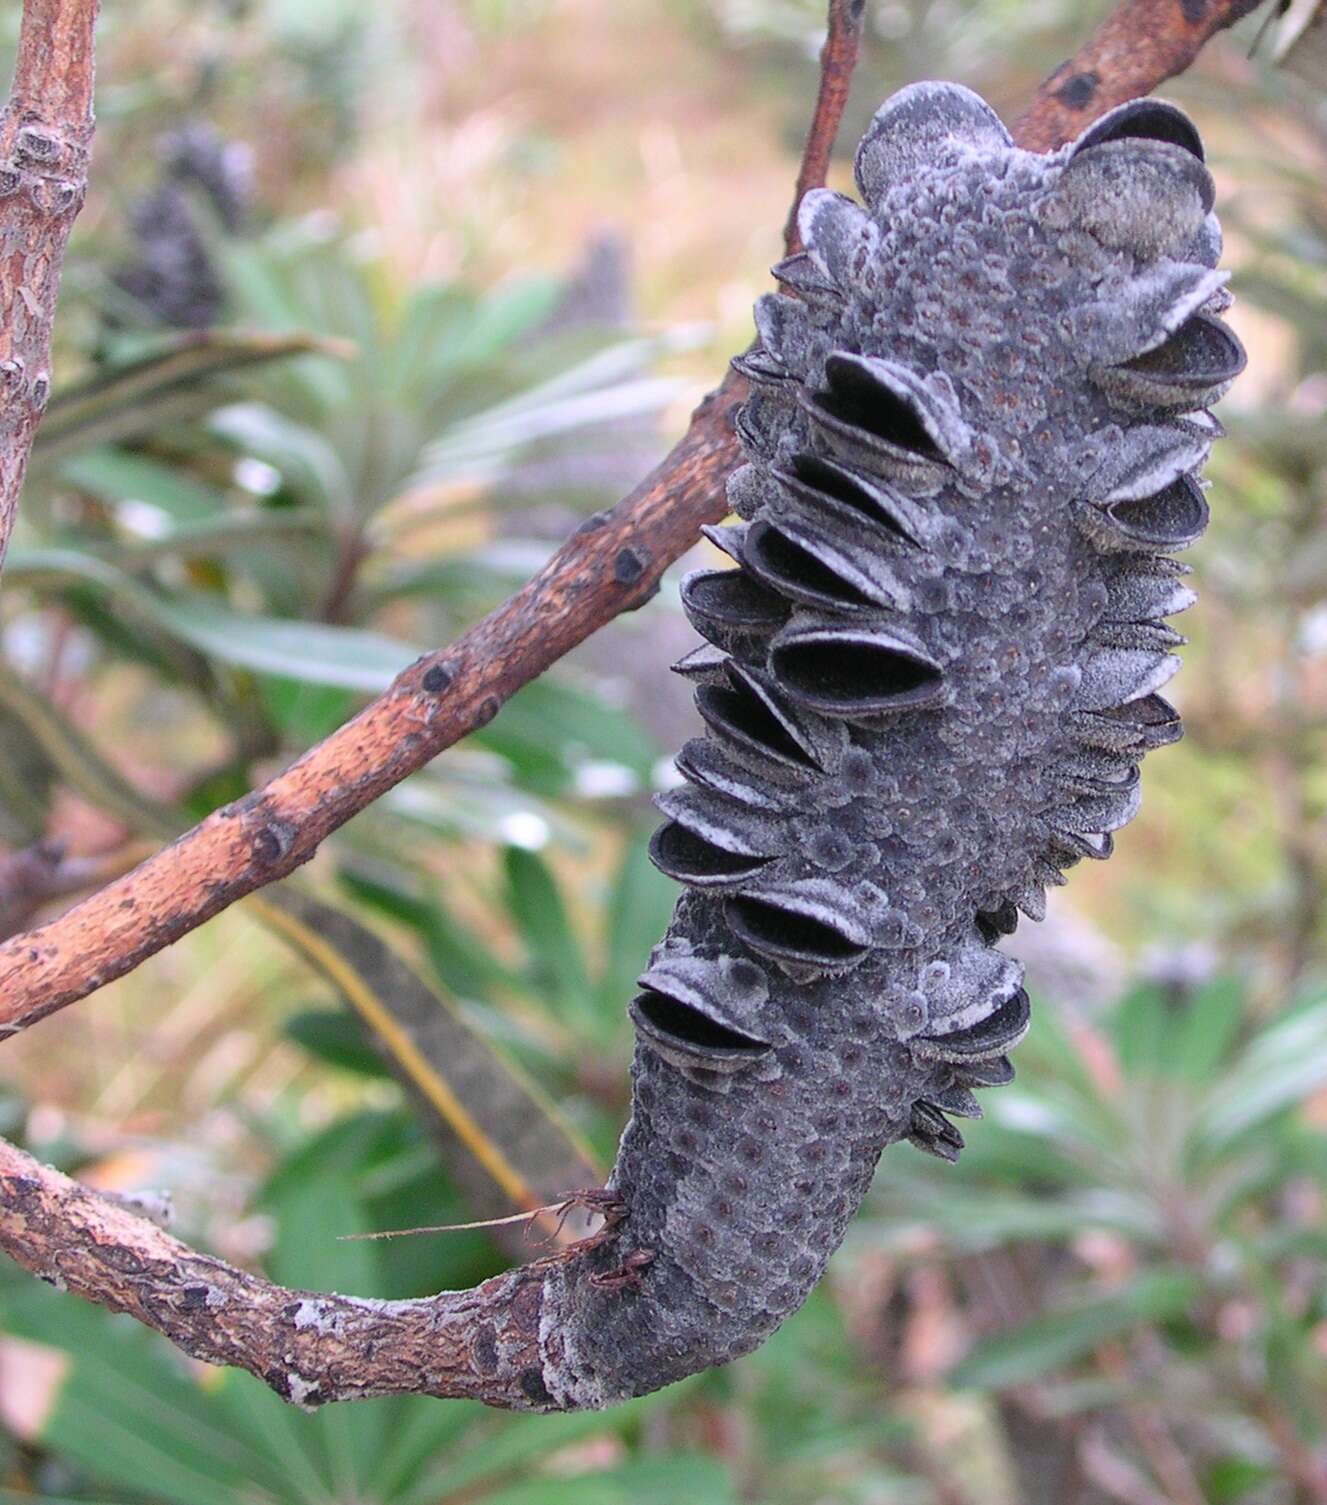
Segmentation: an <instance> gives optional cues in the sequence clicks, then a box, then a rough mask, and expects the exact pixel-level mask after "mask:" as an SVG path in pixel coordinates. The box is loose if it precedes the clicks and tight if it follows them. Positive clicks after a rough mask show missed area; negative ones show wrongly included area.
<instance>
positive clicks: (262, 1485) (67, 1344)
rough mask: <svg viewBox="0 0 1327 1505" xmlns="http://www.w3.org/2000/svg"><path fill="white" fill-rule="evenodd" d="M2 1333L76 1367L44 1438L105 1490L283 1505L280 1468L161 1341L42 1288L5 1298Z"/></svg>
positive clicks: (191, 1503)
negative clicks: (238, 1430) (58, 1353)
mask: <svg viewBox="0 0 1327 1505" xmlns="http://www.w3.org/2000/svg"><path fill="white" fill-rule="evenodd" d="M3 1327H4V1329H5V1330H6V1331H8V1332H12V1333H16V1334H18V1335H19V1336H21V1337H24V1338H26V1339H28V1340H29V1341H30V1342H35V1343H43V1344H46V1345H48V1346H50V1347H53V1348H58V1349H62V1350H64V1351H65V1352H66V1353H67V1354H68V1356H69V1365H70V1367H69V1370H68V1373H67V1374H66V1376H65V1378H64V1381H63V1383H62V1384H61V1386H60V1389H59V1392H58V1395H57V1396H56V1399H55V1404H54V1406H53V1407H52V1409H51V1411H50V1413H49V1414H48V1415H47V1417H46V1418H45V1420H44V1421H43V1422H42V1424H41V1430H40V1437H41V1440H42V1441H43V1442H44V1443H45V1444H46V1445H47V1446H49V1447H52V1448H54V1449H56V1450H57V1451H58V1452H60V1453H62V1454H63V1455H64V1456H66V1457H68V1458H70V1459H72V1460H73V1461H74V1462H76V1463H77V1464H78V1465H79V1466H80V1467H82V1468H83V1469H85V1470H86V1471H87V1472H88V1474H89V1475H90V1477H91V1478H92V1479H94V1480H96V1481H98V1482H100V1483H102V1484H107V1485H112V1486H115V1487H117V1488H121V1489H127V1490H130V1491H134V1492H137V1491H139V1490H141V1489H142V1486H143V1482H144V1480H151V1481H152V1489H153V1494H154V1495H155V1496H156V1497H157V1498H160V1499H166V1500H172V1501H179V1502H180V1505H233V1501H234V1500H235V1498H236V1492H237V1491H239V1490H241V1489H243V1490H244V1491H246V1492H247V1494H246V1497H247V1498H248V1499H251V1500H253V1501H255V1502H256V1505H261V1502H272V1505H284V1502H285V1500H286V1498H287V1496H286V1493H285V1488H284V1481H283V1478H282V1474H281V1471H280V1470H279V1469H278V1468H277V1467H276V1466H275V1464H274V1462H273V1461H272V1460H270V1459H269V1458H267V1457H265V1456H264V1454H263V1452H262V1451H261V1450H259V1449H255V1448H253V1447H251V1446H250V1445H249V1444H248V1442H247V1441H246V1440H245V1439H244V1438H242V1437H239V1436H236V1435H235V1434H234V1433H232V1432H231V1431H230V1430H229V1429H228V1428H227V1427H226V1425H225V1423H224V1418H221V1417H219V1416H218V1415H217V1413H216V1411H215V1408H214V1407H213V1405H212V1404H211V1401H210V1398H209V1397H208V1395H207V1394H206V1392H205V1391H204V1390H203V1389H202V1387H201V1386H200V1385H199V1384H198V1383H197V1382H196V1381H193V1380H191V1379H188V1378H186V1371H184V1370H183V1369H182V1368H181V1367H180V1366H179V1365H178V1364H177V1363H176V1362H175V1359H174V1355H173V1352H172V1350H171V1348H170V1346H169V1344H167V1343H166V1341H165V1340H164V1339H162V1338H160V1337H159V1336H158V1335H157V1334H155V1333H152V1332H150V1331H149V1330H148V1329H146V1328H142V1327H139V1326H138V1325H137V1324H136V1323H134V1322H132V1321H130V1320H129V1319H127V1318H124V1317H112V1316H110V1315H108V1314H107V1313H105V1312H102V1311H100V1310H99V1309H97V1308H94V1307H90V1306H87V1305H85V1304H84V1303H82V1302H80V1301H78V1300H77V1299H76V1298H74V1297H72V1296H67V1295H64V1294H63V1293H57V1292H54V1291H47V1290H45V1289H43V1288H41V1287H37V1286H35V1285H34V1284H33V1283H27V1284H25V1285H24V1287H23V1288H22V1292H21V1296H20V1297H19V1298H18V1299H14V1300H11V1299H10V1298H8V1297H6V1301H5V1309H4V1313H3Z"/></svg>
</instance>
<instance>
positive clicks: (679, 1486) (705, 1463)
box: [481, 1454, 737, 1505]
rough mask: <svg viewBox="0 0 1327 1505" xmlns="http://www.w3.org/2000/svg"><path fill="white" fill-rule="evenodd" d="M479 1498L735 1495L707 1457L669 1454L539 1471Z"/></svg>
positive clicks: (495, 1503)
mask: <svg viewBox="0 0 1327 1505" xmlns="http://www.w3.org/2000/svg"><path fill="white" fill-rule="evenodd" d="M481 1499H482V1505H676V1502H677V1501H679V1500H685V1501H687V1502H688V1505H733V1502H735V1501H736V1499H737V1496H736V1495H735V1494H734V1493H733V1486H732V1481H731V1480H730V1479H729V1477H728V1473H727V1471H726V1470H725V1469H724V1468H723V1467H722V1466H721V1465H720V1464H718V1463H716V1462H715V1461H714V1460H713V1459H711V1458H698V1457H688V1456H687V1455H686V1454H673V1455H671V1456H669V1457H667V1458H639V1459H635V1460H633V1461H632V1462H630V1463H624V1464H623V1465H622V1466H621V1467H620V1468H609V1469H603V1470H601V1471H597V1472H594V1473H583V1474H573V1475H571V1476H570V1477H569V1478H558V1477H556V1476H549V1475H543V1476H541V1477H540V1478H537V1479H527V1480H525V1481H524V1482H523V1483H521V1484H514V1485H511V1486H510V1487H509V1488H507V1489H499V1490H497V1491H496V1492H495V1493H493V1494H486V1495H483V1496H482V1497H481Z"/></svg>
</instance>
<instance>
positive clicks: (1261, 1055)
mask: <svg viewBox="0 0 1327 1505" xmlns="http://www.w3.org/2000/svg"><path fill="white" fill-rule="evenodd" d="M1325 1084H1327V1001H1324V1000H1321V999H1320V1000H1317V1001H1316V1002H1314V1003H1313V1004H1311V1005H1309V1006H1307V1007H1304V1008H1301V1009H1298V1010H1296V1011H1295V1012H1294V1013H1292V1014H1290V1015H1289V1016H1288V1017H1287V1018H1284V1019H1281V1020H1278V1021H1277V1022H1276V1023H1275V1024H1273V1025H1271V1026H1269V1027H1268V1028H1267V1029H1265V1030H1264V1031H1263V1032H1262V1033H1261V1034H1260V1035H1259V1036H1258V1037H1257V1038H1256V1039H1255V1040H1254V1041H1253V1042H1252V1043H1251V1044H1250V1046H1249V1047H1248V1049H1247V1050H1246V1051H1245V1052H1244V1054H1243V1055H1242V1056H1241V1057H1240V1059H1239V1061H1238V1062H1237V1063H1236V1064H1235V1065H1234V1066H1233V1067H1232V1068H1231V1069H1230V1070H1229V1071H1227V1072H1226V1073H1225V1074H1224V1075H1223V1076H1221V1077H1220V1078H1219V1079H1218V1080H1217V1081H1216V1082H1214V1083H1213V1084H1212V1087H1211V1090H1210V1093H1209V1095H1208V1099H1207V1101H1206V1103H1205V1105H1204V1107H1203V1109H1202V1111H1201V1113H1200V1114H1199V1116H1198V1119H1197V1122H1196V1123H1195V1125H1194V1128H1193V1132H1192V1135H1191V1148H1192V1150H1193V1151H1194V1152H1195V1153H1197V1154H1198V1155H1200V1156H1216V1155H1219V1154H1221V1153H1222V1152H1223V1151H1225V1150H1228V1149H1229V1148H1231V1147H1232V1146H1233V1145H1235V1144H1237V1143H1238V1141H1239V1140H1240V1139H1242V1138H1244V1137H1245V1136H1248V1135H1252V1134H1254V1133H1255V1132H1256V1131H1257V1130H1259V1129H1260V1128H1262V1127H1263V1126H1264V1125H1266V1124H1268V1123H1269V1122H1271V1121H1272V1120H1273V1119H1275V1118H1277V1117H1279V1116H1280V1115H1281V1114H1282V1113H1285V1112H1287V1111H1288V1110H1289V1109H1291V1108H1293V1107H1294V1106H1295V1105H1296V1104H1298V1103H1301V1102H1303V1101H1304V1100H1305V1099H1306V1098H1308V1097H1309V1096H1310V1095H1311V1094H1312V1093H1314V1092H1316V1091H1318V1090H1319V1089H1321V1088H1322V1087H1323V1086H1324V1085H1325Z"/></svg>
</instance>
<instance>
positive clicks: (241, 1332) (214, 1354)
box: [0, 1140, 576, 1410]
mask: <svg viewBox="0 0 1327 1505" xmlns="http://www.w3.org/2000/svg"><path fill="white" fill-rule="evenodd" d="M0 1244H3V1246H4V1248H5V1249H6V1250H8V1252H9V1253H10V1254H12V1255H13V1256H14V1258H15V1259H17V1260H18V1261H19V1263H20V1264H22V1265H25V1266H26V1267H27V1268H28V1269H29V1270H32V1271H33V1272H34V1273H35V1274H37V1275H40V1276H41V1278H42V1279H43V1280H45V1281H47V1282H49V1283H50V1284H52V1285H59V1286H61V1287H62V1288H65V1289H68V1290H70V1291H73V1292H74V1293H75V1294H76V1295H78V1296H83V1297H86V1298H87V1299H88V1300H89V1301H95V1302H96V1303H97V1304H98V1305H99V1306H104V1307H106V1308H108V1309H109V1310H110V1311H113V1312H128V1313H129V1314H130V1315H131V1316H133V1317H136V1318H137V1319H138V1320H139V1321H140V1322H143V1323H145V1324H146V1325H147V1326H148V1327H152V1328H155V1329H156V1330H157V1331H158V1332H161V1333H165V1335H166V1336H167V1337H168V1338H170V1340H171V1341H172V1342H173V1343H175V1344H176V1345H177V1346H178V1347H180V1348H182V1349H183V1350H184V1351H185V1353H187V1354H190V1355H192V1356H193V1357H194V1358H196V1359H202V1360H204V1361H205V1362H207V1363H209V1364H231V1365H234V1366H235V1367H236V1368H239V1369H247V1370H248V1371H249V1373H250V1374H254V1375H257V1376H258V1378H259V1379H261V1380H264V1381H266V1382H267V1384H269V1385H270V1386H271V1387H272V1388H273V1390H275V1391H276V1392H277V1394H278V1395H280V1396H281V1397H282V1398H283V1399H285V1400H290V1401H294V1402H296V1403H297V1404H299V1405H304V1406H315V1405H322V1404H323V1403H325V1402H327V1401H332V1400H356V1399H363V1398H365V1397H367V1396H371V1395H433V1396H439V1397H443V1398H449V1399H454V1398H460V1397H468V1398H470V1399H472V1400H481V1401H485V1402H487V1403H488V1404H489V1405H492V1406H501V1407H503V1408H505V1409H507V1410H532V1409H543V1408H544V1405H545V1404H546V1402H545V1398H544V1386H543V1379H542V1375H543V1364H542V1359H543V1355H542V1353H541V1340H540V1318H541V1315H542V1313H543V1306H544V1284H545V1280H546V1279H547V1277H548V1276H549V1275H550V1274H551V1273H552V1272H554V1271H557V1270H560V1269H561V1268H562V1267H563V1266H564V1265H565V1264H566V1262H567V1261H566V1256H565V1255H559V1256H553V1257H551V1258H549V1259H546V1260H538V1261H535V1262H534V1263H533V1264H529V1265H525V1266H523V1267H521V1268H520V1269H517V1270H512V1271H510V1272H509V1273H507V1274H505V1275H499V1276H496V1277H495V1278H494V1279H492V1280H488V1281H485V1282H484V1284H483V1285H481V1286H477V1287H476V1288H475V1289H474V1290H472V1291H444V1292H442V1293H441V1294H440V1295H437V1296H433V1297H430V1298H427V1299H423V1300H415V1301H371V1300H366V1299H363V1298H360V1297H355V1296H336V1295H317V1294H314V1293H312V1292H309V1291H291V1290H286V1289H284V1288H283V1287H281V1286H274V1285H272V1284H271V1282H270V1281H266V1280H262V1279H260V1278H259V1277H258V1276H256V1275H250V1274H248V1273H247V1272H246V1271H244V1270H237V1269H235V1268H234V1266H232V1265H227V1264H225V1263H224V1262H223V1261H222V1260H219V1259H213V1258H211V1257H210V1256H208V1255H206V1254H199V1253H198V1252H197V1251H196V1250H193V1249H190V1248H189V1247H188V1246H187V1245H186V1244H182V1243H180V1241H179V1240H178V1239H175V1238H172V1237H171V1235H170V1234H168V1233H166V1232H164V1231H163V1230H162V1229H160V1228H158V1227H157V1226H156V1224H155V1223H151V1222H149V1221H148V1220H147V1219H146V1218H143V1217H140V1216H138V1215H137V1214H136V1213H133V1212H131V1211H130V1210H129V1209H128V1208H126V1207H125V1206H123V1205H122V1204H121V1203H119V1202H115V1201H111V1200H110V1199H108V1198H106V1197H102V1196H100V1195H98V1194H97V1193H96V1192H94V1191H89V1190H88V1189H87V1188H86V1187H84V1186H80V1185H79V1184H78V1183H77V1182H76V1181H71V1180H70V1179H69V1177H68V1176H64V1175H62V1174H61V1173H60V1172H59V1171H55V1170H51V1169H50V1168H49V1167H47V1166H43V1165H40V1164H38V1162H37V1161H35V1160H34V1159H33V1158H32V1157H31V1156H30V1155H25V1154H24V1153H23V1151H22V1150H19V1149H16V1148H15V1147H14V1146H13V1145H10V1144H6V1143H5V1142H4V1141H3V1140H0ZM572 1257H573V1258H575V1257H576V1256H575V1255H573V1256H572ZM545 1341H547V1338H546V1340H545Z"/></svg>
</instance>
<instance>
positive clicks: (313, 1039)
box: [283, 1009, 391, 1077]
mask: <svg viewBox="0 0 1327 1505" xmlns="http://www.w3.org/2000/svg"><path fill="white" fill-rule="evenodd" d="M283 1029H284V1032H285V1034H286V1035H287V1036H289V1038H290V1039H292V1040H293V1041H294V1042H295V1043H296V1045H302V1046H303V1047H304V1049H305V1050H307V1051H308V1052H309V1053H310V1054H311V1055H315V1056H317V1057H318V1059H319V1060H320V1061H327V1062H329V1063H330V1064H331V1065H333V1066H339V1067H340V1068H341V1069H342V1070H343V1071H353V1072H356V1073H357V1074H358V1075H360V1076H371V1077H385V1076H389V1075H390V1074H391V1073H390V1072H389V1071H388V1070H387V1068H386V1066H384V1065H383V1061H382V1057H381V1056H380V1055H379V1054H378V1053H377V1052H376V1051H375V1050H374V1048H373V1046H372V1045H371V1044H370V1043H369V1041H368V1039H367V1038H366V1037H365V1034H364V1027H363V1025H361V1024H360V1023H359V1022H358V1021H357V1020H356V1019H354V1018H353V1017H352V1016H351V1015H349V1014H345V1013H342V1012H341V1011H340V1010H339V1009H307V1010H305V1012H304V1013H302V1014H294V1015H292V1016H291V1017H290V1018H289V1019H287V1020H286V1022H285V1025H284V1026H283Z"/></svg>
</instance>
